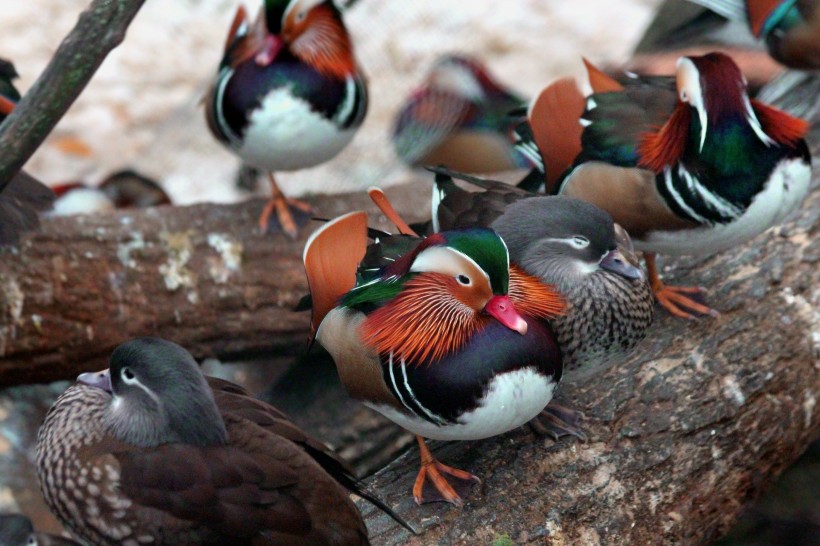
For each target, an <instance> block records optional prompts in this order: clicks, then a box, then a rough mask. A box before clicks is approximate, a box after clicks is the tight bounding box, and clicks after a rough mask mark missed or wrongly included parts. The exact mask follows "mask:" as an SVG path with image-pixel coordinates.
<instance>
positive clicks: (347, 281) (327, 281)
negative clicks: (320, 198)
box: [302, 211, 367, 339]
mask: <svg viewBox="0 0 820 546" xmlns="http://www.w3.org/2000/svg"><path fill="white" fill-rule="evenodd" d="M366 250H367V214H366V213H364V212H362V211H355V212H351V213H348V214H345V215H344V216H339V217H338V218H336V219H335V220H332V221H330V222H328V223H327V224H325V225H324V226H322V227H321V228H319V229H317V230H316V231H315V232H314V233H313V234H312V235H311V236H310V238H309V239H308V241H307V243H306V244H305V252H304V255H303V256H302V258H303V261H304V263H305V273H306V274H307V279H308V287H309V288H310V295H311V300H312V304H313V314H312V316H311V322H310V336H311V339H313V336H315V335H316V330H317V329H318V328H319V325H320V324H321V323H322V320H323V319H324V318H325V316H326V315H327V314H328V313H329V312H330V311H331V310H332V309H333V308H335V307H336V306H337V305H338V303H339V298H341V297H342V296H343V295H345V294H347V293H348V292H349V291H350V290H351V289H353V287H354V286H356V269H357V268H358V266H359V262H361V261H362V258H364V254H365V252H366Z"/></svg>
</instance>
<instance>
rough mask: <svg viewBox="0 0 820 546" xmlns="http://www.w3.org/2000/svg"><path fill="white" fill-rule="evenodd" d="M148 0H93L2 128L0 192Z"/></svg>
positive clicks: (0, 139) (58, 118)
mask: <svg viewBox="0 0 820 546" xmlns="http://www.w3.org/2000/svg"><path fill="white" fill-rule="evenodd" d="M144 2H145V0H93V1H92V2H91V6H89V8H88V9H87V10H86V11H84V12H83V13H82V14H81V15H80V18H79V20H78V21H77V25H76V26H75V27H74V28H73V29H72V30H71V32H70V33H69V34H68V36H66V37H65V39H64V40H63V42H62V43H61V44H60V47H59V48H58V49H57V51H56V52H55V53H54V57H52V58H51V62H49V64H48V66H47V67H46V69H45V71H44V72H43V73H42V74H41V75H40V77H39V78H38V79H37V81H36V82H35V83H34V85H33V86H32V87H31V89H29V91H28V92H27V93H26V94H25V95H24V96H23V98H22V99H21V100H20V103H19V104H18V105H17V108H15V109H14V112H13V113H12V114H11V115H10V116H9V117H8V118H7V119H6V120H5V121H4V122H3V124H2V126H0V150H3V153H2V154H0V191H2V190H3V188H5V187H6V185H7V184H8V183H9V182H10V181H11V178H12V176H14V174H16V173H17V172H18V171H19V170H20V169H21V168H22V167H23V165H24V164H25V163H26V161H28V158H29V157H31V154H33V153H34V151H35V150H36V149H37V148H38V147H39V146H40V144H42V143H43V141H44V140H45V138H46V137H47V136H48V134H49V133H50V132H51V130H52V129H53V128H54V126H55V125H57V122H58V121H60V118H62V117H63V115H64V114H65V113H66V111H68V109H69V107H70V106H71V105H72V104H73V103H74V101H75V100H76V98H77V97H78V96H79V95H80V93H81V92H82V90H83V89H85V86H86V85H87V84H88V82H89V80H91V77H92V76H93V75H94V73H95V72H96V71H97V68H99V66H100V65H101V64H102V62H103V60H105V57H106V56H107V55H108V53H109V52H110V51H111V50H112V49H114V48H115V47H117V46H118V45H119V44H120V43H122V41H123V39H124V38H125V31H126V29H127V28H128V25H129V24H130V23H131V20H132V19H133V18H134V16H135V15H136V14H137V11H139V9H140V8H141V7H142V4H143V3H144Z"/></svg>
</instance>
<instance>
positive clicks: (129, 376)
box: [120, 367, 136, 383]
mask: <svg viewBox="0 0 820 546" xmlns="http://www.w3.org/2000/svg"><path fill="white" fill-rule="evenodd" d="M120 375H121V376H122V379H123V381H125V382H126V383H130V382H132V381H133V380H134V378H135V377H136V376H135V375H134V372H132V371H131V368H128V367H125V368H123V369H122V371H121V372H120Z"/></svg>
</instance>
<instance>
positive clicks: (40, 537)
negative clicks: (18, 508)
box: [0, 514, 80, 546]
mask: <svg viewBox="0 0 820 546" xmlns="http://www.w3.org/2000/svg"><path fill="white" fill-rule="evenodd" d="M79 544H80V543H79V542H74V541H73V540H71V539H70V538H65V537H59V536H54V535H50V534H48V533H40V532H37V531H35V530H34V526H33V525H32V524H31V520H30V519H29V518H27V517H26V516H24V515H22V514H0V546H79Z"/></svg>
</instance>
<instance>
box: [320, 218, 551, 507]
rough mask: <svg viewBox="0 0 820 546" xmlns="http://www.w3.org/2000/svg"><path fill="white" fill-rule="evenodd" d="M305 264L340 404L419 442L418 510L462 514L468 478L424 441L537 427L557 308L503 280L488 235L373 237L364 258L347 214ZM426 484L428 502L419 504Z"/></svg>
mask: <svg viewBox="0 0 820 546" xmlns="http://www.w3.org/2000/svg"><path fill="white" fill-rule="evenodd" d="M391 248H396V249H398V252H394V251H393V250H391ZM408 248H412V249H411V250H409V251H407V249H408ZM400 253H401V254H400ZM304 262H305V269H306V272H307V275H308V282H309V285H310V287H311V294H312V296H313V301H314V305H313V320H312V323H313V327H314V330H315V332H316V339H317V340H318V341H319V342H320V343H321V344H322V346H324V347H325V348H326V349H327V350H328V351H329V352H330V354H331V356H332V357H333V359H334V361H335V362H336V366H337V369H338V371H339V375H340V378H341V380H342V383H343V384H344V386H345V388H346V389H347V391H348V393H349V394H350V395H351V396H352V397H354V398H357V399H359V400H361V401H362V402H364V403H365V404H366V405H368V406H369V407H371V408H373V409H375V410H377V411H379V412H381V413H383V414H384V415H385V416H387V417H388V418H390V419H391V420H393V421H395V422H396V423H397V424H399V425H401V426H402V427H404V428H406V429H408V430H410V431H411V432H413V433H414V434H416V435H417V437H418V439H419V445H420V449H421V455H422V470H421V471H420V473H419V478H418V480H417V482H416V485H415V486H414V489H413V492H414V496H415V498H416V500H417V501H418V502H423V501H424V500H447V501H449V502H453V503H456V504H460V503H461V500H460V496H459V494H458V493H457V491H456V489H458V482H460V483H462V484H469V483H472V482H474V481H475V478H474V477H473V476H471V475H469V474H467V473H464V472H463V471H458V470H455V469H450V468H449V467H446V466H444V465H442V464H441V463H439V462H437V461H435V460H434V459H433V458H432V456H431V455H430V454H429V451H428V450H427V448H426V446H425V445H424V441H423V438H424V437H426V438H433V439H442V440H466V439H480V438H486V437H489V436H493V435H496V434H501V433H503V432H506V431H508V430H510V429H512V428H515V427H517V426H519V425H521V424H524V423H526V422H527V421H529V420H530V419H531V418H532V417H534V416H535V415H537V414H538V413H539V412H540V411H541V410H542V409H543V408H544V407H545V406H546V405H547V403H548V402H549V400H550V398H551V397H552V393H553V391H554V389H555V387H556V386H557V383H558V381H559V380H560V377H561V370H562V365H561V357H560V351H559V349H558V346H557V344H556V342H555V339H554V336H553V334H552V331H551V330H550V328H549V325H548V324H547V323H546V321H545V320H544V319H546V318H547V317H552V316H555V315H556V314H558V313H560V312H562V310H563V300H562V299H561V297H560V296H559V295H558V294H557V293H556V292H554V291H553V290H552V289H551V288H550V287H548V286H546V285H544V284H542V283H540V282H539V281H537V280H536V279H534V278H532V277H530V276H529V275H526V274H525V273H523V272H522V271H520V270H512V271H511V270H510V266H509V257H508V255H507V250H506V247H505V245H504V243H503V241H502V240H501V239H500V238H499V237H498V235H497V234H495V232H493V231H492V230H488V229H481V228H477V229H471V230H460V231H450V232H445V233H440V234H436V235H435V236H432V237H428V238H426V239H423V240H422V239H418V238H415V239H410V238H408V236H397V237H391V236H385V237H382V236H381V235H379V237H378V240H377V241H376V242H375V243H374V244H373V245H372V246H371V247H370V249H368V247H367V217H366V215H365V214H364V213H362V212H354V213H350V214H347V215H345V216H342V217H339V218H337V219H336V220H334V221H332V222H330V223H328V224H327V225H325V226H323V227H322V228H320V229H319V230H317V232H316V233H314V234H313V235H312V236H311V238H310V239H309V240H308V243H307V245H306V247H305V253H304ZM516 389H519V394H520V396H516V397H515V398H511V397H510V396H511V395H512V392H513V391H515V390H516ZM442 473H443V474H447V475H449V476H450V478H449V479H450V480H451V481H453V482H457V483H455V484H453V485H455V488H454V487H453V485H451V484H449V483H448V481H447V480H446V479H444V476H443V475H442ZM428 479H429V480H430V481H431V482H432V483H433V485H434V489H435V492H432V493H431V494H432V496H430V495H427V496H426V497H425V493H423V489H424V488H425V486H424V484H425V483H426V481H427V480H428Z"/></svg>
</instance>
